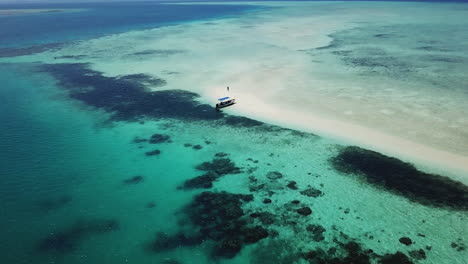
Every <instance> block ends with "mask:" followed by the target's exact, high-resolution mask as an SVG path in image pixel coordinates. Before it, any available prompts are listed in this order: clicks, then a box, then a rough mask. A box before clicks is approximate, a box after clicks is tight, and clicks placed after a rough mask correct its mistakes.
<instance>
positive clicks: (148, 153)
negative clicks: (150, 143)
mask: <svg viewBox="0 0 468 264" xmlns="http://www.w3.org/2000/svg"><path fill="white" fill-rule="evenodd" d="M159 154H161V151H160V150H159V149H155V150H152V151H148V152H145V155H146V156H156V155H159Z"/></svg>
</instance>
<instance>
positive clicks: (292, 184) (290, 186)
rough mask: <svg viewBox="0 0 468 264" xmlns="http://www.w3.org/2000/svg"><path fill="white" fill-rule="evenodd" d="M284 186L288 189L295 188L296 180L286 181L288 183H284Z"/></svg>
mask: <svg viewBox="0 0 468 264" xmlns="http://www.w3.org/2000/svg"><path fill="white" fill-rule="evenodd" d="M286 187H288V188H289V189H291V190H297V189H298V188H297V186H296V182H295V181H290V182H288V184H287V185H286Z"/></svg>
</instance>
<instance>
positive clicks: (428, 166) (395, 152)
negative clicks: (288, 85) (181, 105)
mask: <svg viewBox="0 0 468 264" xmlns="http://www.w3.org/2000/svg"><path fill="white" fill-rule="evenodd" d="M231 90H233V89H231ZM212 94H216V92H215V91H212ZM231 96H232V97H233V98H236V100H237V101H238V104H237V105H236V106H233V107H231V108H227V109H226V110H224V111H226V112H227V113H231V114H237V115H242V116H246V117H250V118H253V119H256V120H260V121H264V122H266V123H269V124H274V125H279V126H282V127H286V128H291V129H296V130H300V131H304V132H311V133H315V134H317V135H319V136H323V137H326V138H331V139H334V140H337V141H338V142H339V143H342V144H346V145H350V144H351V145H357V146H360V147H363V148H367V149H370V150H374V151H377V152H380V153H382V154H385V155H389V156H393V157H396V158H398V159H401V160H404V161H406V162H410V163H413V164H414V165H415V166H416V167H418V168H419V169H422V170H424V171H427V172H431V173H438V174H441V175H446V176H449V177H451V178H453V179H455V180H458V181H461V182H463V183H465V184H468V157H467V156H464V155H461V154H458V153H454V152H451V151H450V150H447V149H437V148H434V147H432V146H430V145H429V144H424V142H423V141H422V142H415V141H411V140H407V139H405V138H402V137H399V136H398V135H393V134H388V133H385V132H381V131H379V130H377V129H373V128H369V127H364V126H361V125H360V124H358V123H353V122H351V121H349V122H346V121H343V120H338V119H333V118H328V117H324V116H321V115H320V114H317V113H314V112H311V111H304V110H302V111H301V110H300V109H299V108H300V107H298V106H297V105H290V106H289V107H285V104H284V103H281V104H280V103H276V102H274V101H267V102H265V101H263V100H262V99H261V98H259V97H258V96H254V95H251V94H248V93H241V92H239V91H237V92H235V93H232V94H231ZM215 97H216V96H208V95H206V97H205V98H207V100H209V101H215V100H216V98H215ZM278 105H280V106H281V107H278Z"/></svg>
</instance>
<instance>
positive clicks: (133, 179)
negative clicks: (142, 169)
mask: <svg viewBox="0 0 468 264" xmlns="http://www.w3.org/2000/svg"><path fill="white" fill-rule="evenodd" d="M143 180H144V178H143V176H141V175H137V176H133V177H130V178H128V179H125V180H123V183H124V184H138V183H141V182H143Z"/></svg>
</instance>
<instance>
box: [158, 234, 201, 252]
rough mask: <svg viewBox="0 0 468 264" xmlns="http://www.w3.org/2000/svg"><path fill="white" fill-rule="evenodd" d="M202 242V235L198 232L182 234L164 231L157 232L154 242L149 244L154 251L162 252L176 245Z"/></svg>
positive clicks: (188, 245) (182, 245)
mask: <svg viewBox="0 0 468 264" xmlns="http://www.w3.org/2000/svg"><path fill="white" fill-rule="evenodd" d="M202 242H203V237H202V236H201V235H200V234H190V235H188V234H184V233H177V234H174V235H168V234H166V233H164V232H158V233H157V234H156V238H155V240H154V242H153V243H152V244H151V246H150V247H151V250H152V251H154V252H162V251H167V250H171V249H174V248H177V247H190V246H196V245H199V244H201V243H202Z"/></svg>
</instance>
